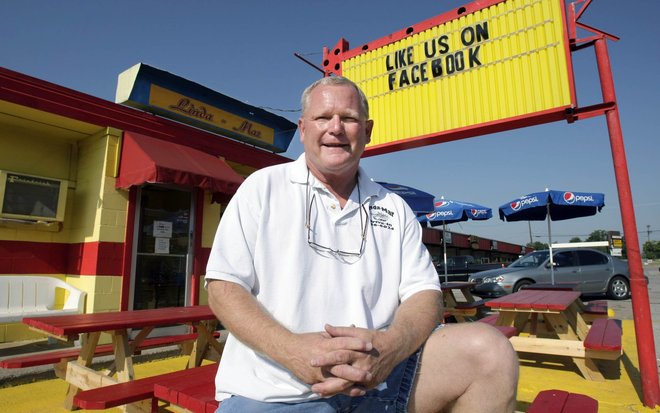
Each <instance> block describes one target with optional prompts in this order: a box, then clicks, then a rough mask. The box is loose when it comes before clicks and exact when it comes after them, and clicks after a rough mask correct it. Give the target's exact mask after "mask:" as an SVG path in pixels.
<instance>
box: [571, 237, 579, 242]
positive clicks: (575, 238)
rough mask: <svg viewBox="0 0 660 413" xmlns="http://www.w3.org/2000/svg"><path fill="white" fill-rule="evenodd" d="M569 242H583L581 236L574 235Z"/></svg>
mask: <svg viewBox="0 0 660 413" xmlns="http://www.w3.org/2000/svg"><path fill="white" fill-rule="evenodd" d="M568 242H582V240H581V239H580V237H573V238H571V239H570V241H568Z"/></svg>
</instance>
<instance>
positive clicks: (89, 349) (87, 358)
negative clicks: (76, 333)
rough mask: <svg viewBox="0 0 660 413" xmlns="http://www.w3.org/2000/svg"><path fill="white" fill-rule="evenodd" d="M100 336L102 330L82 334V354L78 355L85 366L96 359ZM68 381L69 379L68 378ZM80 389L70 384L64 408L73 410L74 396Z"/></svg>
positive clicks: (79, 360) (80, 362)
mask: <svg viewBox="0 0 660 413" xmlns="http://www.w3.org/2000/svg"><path fill="white" fill-rule="evenodd" d="M99 337H101V333H100V332H95V333H88V334H83V335H82V336H81V341H82V347H81V349H80V354H79V355H78V361H77V363H78V364H79V365H81V366H84V367H89V366H91V365H92V361H93V360H94V352H95V351H96V345H97V344H98V342H99ZM67 381H68V380H67ZM79 391H80V389H79V388H78V387H76V386H74V385H73V384H69V386H68V389H67V392H66V397H65V398H64V408H65V409H67V410H73V409H74V406H73V397H74V396H75V395H76V394H77V393H78V392H79Z"/></svg>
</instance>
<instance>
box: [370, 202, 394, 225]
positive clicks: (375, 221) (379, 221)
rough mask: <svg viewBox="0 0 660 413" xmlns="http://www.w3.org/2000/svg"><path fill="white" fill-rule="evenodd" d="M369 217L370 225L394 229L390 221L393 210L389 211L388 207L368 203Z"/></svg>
mask: <svg viewBox="0 0 660 413" xmlns="http://www.w3.org/2000/svg"><path fill="white" fill-rule="evenodd" d="M369 217H370V220H371V226H372V227H380V228H385V229H389V230H394V225H392V222H391V221H392V218H393V217H394V212H393V211H390V210H389V209H387V208H385V207H382V206H379V205H370V206H369Z"/></svg>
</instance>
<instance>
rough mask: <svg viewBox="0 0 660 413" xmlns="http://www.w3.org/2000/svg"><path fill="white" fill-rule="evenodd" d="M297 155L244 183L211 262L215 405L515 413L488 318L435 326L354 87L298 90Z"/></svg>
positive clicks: (404, 219)
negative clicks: (222, 333) (371, 159)
mask: <svg viewBox="0 0 660 413" xmlns="http://www.w3.org/2000/svg"><path fill="white" fill-rule="evenodd" d="M298 126H299V132H300V140H301V142H302V143H303V145H304V149H305V153H304V154H303V155H301V156H300V157H299V158H298V159H297V160H296V161H294V162H291V163H288V164H284V165H278V166H274V167H269V168H264V169H262V170H259V171H257V172H255V173H253V174H252V175H251V176H249V177H248V178H247V179H246V181H245V182H244V183H243V184H242V185H241V187H240V188H239V190H238V192H237V193H236V195H235V196H234V197H233V198H232V200H231V202H230V203H229V205H228V206H227V209H226V211H225V212H224V214H223V217H222V219H221V222H220V225H219V227H218V231H217V234H216V237H215V241H214V243H213V248H212V251H211V256H210V258H209V262H208V266H207V272H206V280H207V288H208V291H209V303H210V305H211V308H212V309H213V311H214V313H215V314H216V315H217V316H218V319H220V320H221V322H222V323H223V325H224V326H225V327H226V328H227V329H228V330H229V331H230V332H231V334H230V336H229V338H228V340H227V343H226V346H225V350H224V353H223V355H222V359H221V360H220V365H219V368H218V374H217V377H216V397H217V399H218V400H222V403H221V404H220V407H219V409H218V412H240V413H243V412H287V413H288V412H339V411H350V412H365V413H373V412H386V411H387V412H440V411H446V412H449V411H452V412H471V413H475V412H511V411H513V410H514V407H515V402H516V399H515V394H516V386H517V379H518V364H517V357H516V354H515V352H514V351H513V349H512V348H511V345H510V344H509V342H508V340H507V339H506V338H505V337H504V336H503V335H502V334H500V333H499V332H498V331H497V330H495V329H493V328H492V327H490V326H488V325H487V324H485V323H466V324H463V325H447V326H443V327H442V328H437V326H438V324H439V322H440V321H441V314H442V295H441V292H440V286H439V283H438V276H437V273H436V271H435V269H434V267H433V265H432V262H431V259H430V256H429V254H428V252H427V250H426V247H425V246H424V245H423V244H422V240H421V239H422V231H421V227H420V225H419V223H418V222H417V220H416V219H415V216H414V214H413V213H412V211H411V210H410V208H409V207H408V206H407V205H406V203H405V202H404V201H403V200H402V199H401V198H400V197H399V196H397V195H395V194H393V193H391V192H389V191H387V190H386V189H384V188H383V187H381V186H380V185H378V184H377V183H375V182H373V181H372V180H371V179H370V178H369V177H368V176H367V174H366V172H365V171H364V170H363V169H362V168H360V167H359V160H360V156H361V155H362V153H363V151H364V148H365V145H366V144H367V143H368V142H369V139H370V136H371V130H372V126H373V123H372V121H371V120H369V107H368V103H367V99H366V97H365V96H364V94H363V93H362V91H361V90H360V89H359V88H358V87H357V86H356V85H355V84H354V83H352V82H351V81H349V80H348V79H345V78H341V77H327V78H323V79H321V80H319V81H317V82H315V83H314V84H312V85H311V86H309V87H308V88H307V89H306V90H305V92H304V93H303V96H302V115H301V118H300V120H299V122H298Z"/></svg>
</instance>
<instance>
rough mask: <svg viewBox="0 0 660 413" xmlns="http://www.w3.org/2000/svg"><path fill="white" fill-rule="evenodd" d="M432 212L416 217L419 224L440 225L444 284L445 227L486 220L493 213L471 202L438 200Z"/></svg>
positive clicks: (446, 279) (446, 277)
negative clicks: (458, 223) (456, 223)
mask: <svg viewBox="0 0 660 413" xmlns="http://www.w3.org/2000/svg"><path fill="white" fill-rule="evenodd" d="M433 206H434V208H433V212H430V213H428V214H426V215H423V216H420V217H417V220H418V221H419V222H422V223H423V222H428V223H429V224H430V225H431V226H432V227H438V226H440V225H442V251H443V255H444V262H445V282H447V281H448V276H447V244H446V243H445V231H446V230H447V225H448V224H452V223H454V222H461V221H467V220H468V219H473V220H486V219H490V218H492V216H493V211H492V210H491V209H490V208H488V207H485V206H481V205H479V204H474V203H471V202H462V201H452V200H447V199H444V197H442V198H440V199H439V200H438V201H436V202H435V203H434V205H433Z"/></svg>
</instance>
